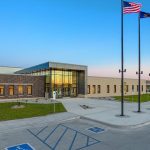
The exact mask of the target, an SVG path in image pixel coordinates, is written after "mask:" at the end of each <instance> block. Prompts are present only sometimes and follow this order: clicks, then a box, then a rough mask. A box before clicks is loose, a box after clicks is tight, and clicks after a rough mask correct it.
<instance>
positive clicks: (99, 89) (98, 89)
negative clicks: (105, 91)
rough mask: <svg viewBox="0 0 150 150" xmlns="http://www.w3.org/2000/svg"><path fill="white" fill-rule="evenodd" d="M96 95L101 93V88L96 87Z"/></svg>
mask: <svg viewBox="0 0 150 150" xmlns="http://www.w3.org/2000/svg"><path fill="white" fill-rule="evenodd" d="M97 93H101V86H100V85H98V86H97Z"/></svg>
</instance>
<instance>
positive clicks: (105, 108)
mask: <svg viewBox="0 0 150 150" xmlns="http://www.w3.org/2000/svg"><path fill="white" fill-rule="evenodd" d="M59 101H61V102H62V103H63V104H64V105H65V107H66V109H67V111H68V112H71V113H73V114H76V115H80V116H82V117H83V118H86V119H89V120H95V121H98V122H101V123H104V124H107V125H113V126H116V127H119V126H120V127H129V126H130V127H139V126H141V125H146V124H150V102H146V103H142V113H137V112H136V111H137V103H125V105H124V106H125V115H126V116H125V117H120V116H119V115H120V112H121V110H120V105H121V104H120V102H116V101H109V100H98V99H88V98H71V99H61V100H59ZM84 105H85V106H84ZM86 106H88V107H89V108H88V109H85V107H86Z"/></svg>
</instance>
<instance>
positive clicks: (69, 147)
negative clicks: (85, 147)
mask: <svg viewBox="0 0 150 150" xmlns="http://www.w3.org/2000/svg"><path fill="white" fill-rule="evenodd" d="M77 134H78V132H77V131H75V135H74V137H73V140H72V142H71V145H70V147H69V150H71V149H72V147H73V144H74V141H75V139H76V137H77Z"/></svg>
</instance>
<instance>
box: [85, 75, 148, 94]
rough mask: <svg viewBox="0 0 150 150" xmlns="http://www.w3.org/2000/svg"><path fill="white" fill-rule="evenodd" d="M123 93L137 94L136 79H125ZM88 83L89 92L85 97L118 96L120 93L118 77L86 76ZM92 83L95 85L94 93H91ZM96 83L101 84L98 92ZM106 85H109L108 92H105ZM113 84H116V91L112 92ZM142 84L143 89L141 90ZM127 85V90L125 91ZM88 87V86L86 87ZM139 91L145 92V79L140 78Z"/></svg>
mask: <svg viewBox="0 0 150 150" xmlns="http://www.w3.org/2000/svg"><path fill="white" fill-rule="evenodd" d="M124 83H125V85H126V86H125V88H124V89H125V91H124V94H125V95H137V94H138V91H137V86H138V80H137V79H125V80H124ZM88 85H90V94H87V97H109V96H120V95H121V80H120V79H119V78H109V77H92V76H89V77H88ZM93 85H95V86H96V93H93ZM98 85H100V86H101V91H100V93H98ZM107 85H109V90H110V91H109V93H108V92H107ZM114 85H116V93H115V92H114ZM132 85H134V91H133V92H132ZM142 85H143V91H142ZM127 86H128V92H127V90H126V89H127ZM87 88H88V87H87ZM141 93H142V94H144V93H146V80H141Z"/></svg>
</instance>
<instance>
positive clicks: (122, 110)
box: [120, 0, 124, 116]
mask: <svg viewBox="0 0 150 150" xmlns="http://www.w3.org/2000/svg"><path fill="white" fill-rule="evenodd" d="M123 23H124V20H123V0H121V70H120V72H121V116H124V43H123V42H124V36H123V34H124V32H123V27H124V26H123Z"/></svg>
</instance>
